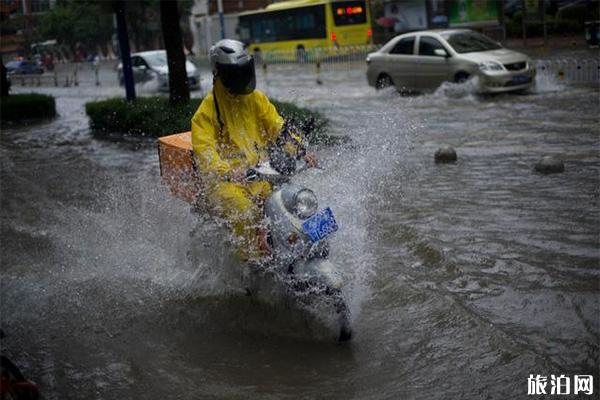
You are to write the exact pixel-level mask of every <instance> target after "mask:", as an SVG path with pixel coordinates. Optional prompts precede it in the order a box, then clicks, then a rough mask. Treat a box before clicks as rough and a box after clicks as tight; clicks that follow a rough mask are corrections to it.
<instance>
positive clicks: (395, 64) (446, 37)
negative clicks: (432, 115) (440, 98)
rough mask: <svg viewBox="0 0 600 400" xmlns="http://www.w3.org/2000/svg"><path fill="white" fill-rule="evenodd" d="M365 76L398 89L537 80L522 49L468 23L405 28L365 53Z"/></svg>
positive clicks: (506, 86) (492, 88)
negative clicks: (459, 26)
mask: <svg viewBox="0 0 600 400" xmlns="http://www.w3.org/2000/svg"><path fill="white" fill-rule="evenodd" d="M366 61H367V64H368V69H367V80H368V81H369V85H371V86H374V87H376V88H382V87H386V86H392V85H394V86H395V87H396V89H397V90H398V91H400V92H412V91H417V92H425V91H433V90H435V89H436V88H437V87H439V86H440V85H441V84H442V83H443V82H464V81H466V80H468V79H469V78H471V77H477V78H478V85H479V91H480V92H483V93H498V92H508V91H512V90H525V89H528V88H530V87H531V86H532V85H533V84H534V83H535V67H534V66H533V65H532V63H531V60H530V59H529V57H527V56H526V55H524V54H521V53H518V52H516V51H513V50H508V49H505V48H503V47H502V46H501V45H500V44H499V43H497V42H495V41H493V40H492V39H490V38H488V37H487V36H484V35H482V34H480V33H477V32H474V31H471V30H468V29H446V30H428V31H420V32H411V33H406V34H403V35H400V36H397V37H395V38H394V39H392V40H390V41H389V42H388V43H386V44H385V45H384V46H383V47H382V48H381V49H379V51H377V52H375V53H371V54H369V55H368V56H367V60H366Z"/></svg>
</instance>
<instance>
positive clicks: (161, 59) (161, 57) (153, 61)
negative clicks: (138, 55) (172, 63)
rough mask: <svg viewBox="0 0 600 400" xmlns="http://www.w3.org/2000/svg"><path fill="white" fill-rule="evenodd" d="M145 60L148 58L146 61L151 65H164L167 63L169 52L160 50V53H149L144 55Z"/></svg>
mask: <svg viewBox="0 0 600 400" xmlns="http://www.w3.org/2000/svg"><path fill="white" fill-rule="evenodd" d="M144 60H146V62H147V63H148V64H149V65H150V66H151V67H160V66H164V65H167V53H166V52H159V53H152V54H147V55H144Z"/></svg>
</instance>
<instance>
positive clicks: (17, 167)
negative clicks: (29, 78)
mask: <svg viewBox="0 0 600 400" xmlns="http://www.w3.org/2000/svg"><path fill="white" fill-rule="evenodd" d="M313 72H314V71H313V70H308V69H307V68H298V67H293V66H281V67H273V68H272V69H270V70H269V71H268V72H267V76H264V74H261V75H260V77H259V86H260V87H261V88H262V89H264V90H265V91H266V92H267V93H268V94H270V95H271V96H272V97H273V98H277V99H281V100H288V101H294V102H297V103H299V104H300V105H303V106H307V107H311V108H313V109H317V110H319V111H321V112H322V113H323V114H324V115H326V116H327V117H328V118H329V119H330V120H331V126H330V131H331V133H333V134H338V135H345V136H348V137H350V138H351V141H350V142H349V143H347V144H344V145H340V146H337V147H329V148H318V149H316V152H317V155H318V157H319V159H320V161H321V165H322V167H323V169H322V170H315V171H311V172H307V173H305V174H302V175H300V176H298V177H297V178H296V179H297V181H298V182H299V183H302V184H305V185H307V186H309V187H311V188H313V189H314V190H315V191H316V193H317V195H318V197H319V198H320V203H321V205H323V206H324V205H329V206H331V207H332V208H333V211H334V212H335V214H336V217H337V220H338V223H339V225H340V231H339V232H338V233H337V234H336V236H335V237H334V239H333V241H332V250H331V259H332V261H333V262H335V263H336V264H337V265H339V267H340V269H341V270H342V272H343V275H344V278H345V281H346V295H347V297H348V299H349V302H350V305H351V309H352V315H353V326H354V332H355V337H354V338H353V340H352V342H350V343H347V344H344V345H339V344H336V343H335V342H333V341H332V340H329V338H328V336H327V335H326V334H324V333H323V332H321V331H320V328H319V326H318V323H316V322H315V321H311V320H309V319H308V318H307V317H306V316H303V315H298V313H293V312H289V310H287V309H285V307H281V306H278V305H277V304H263V303H260V302H256V301H254V300H253V299H252V298H248V297H246V296H244V295H243V294H240V292H241V291H240V290H239V289H240V288H236V287H235V284H234V283H232V282H230V281H228V280H227V279H226V277H227V274H224V273H222V271H224V270H227V269H231V268H234V269H235V268H237V267H239V266H238V265H235V262H234V261H231V257H229V256H228V253H229V252H230V250H229V249H230V247H231V246H230V245H229V244H228V243H227V242H226V240H224V239H223V234H222V232H220V229H219V228H217V227H215V226H214V224H212V223H211V222H210V221H206V220H205V219H204V218H202V217H199V216H197V215H193V214H192V213H190V209H189V206H187V205H186V204H184V203H182V202H180V201H179V200H177V199H174V198H173V197H171V195H170V194H169V193H168V192H167V190H166V189H165V188H164V187H162V186H161V184H160V181H159V176H158V160H157V154H156V148H155V144H154V143H153V142H148V141H142V142H139V141H134V140H130V141H124V142H109V141H103V140H98V139H96V138H94V137H93V136H92V134H91V132H90V130H89V128H88V121H87V118H86V116H85V115H84V110H83V104H84V103H85V102H86V101H89V100H92V99H96V98H103V97H107V96H111V95H118V94H120V93H121V91H120V89H119V88H116V87H101V88H100V89H97V88H95V87H82V88H46V89H44V88H41V89H38V91H45V92H50V93H53V94H55V95H56V96H59V97H58V99H57V105H58V112H59V113H60V117H59V118H57V119H56V120H53V121H51V122H44V123H41V124H37V125H33V126H31V127H28V128H8V129H4V130H3V131H2V135H1V136H0V151H1V181H0V183H1V217H2V225H1V242H0V244H1V248H2V255H1V257H2V258H1V268H2V269H1V273H2V279H1V281H0V285H1V293H0V300H1V309H0V317H1V319H0V322H1V326H2V329H3V330H4V331H5V333H6V334H7V338H6V339H4V340H3V342H2V350H3V352H5V353H6V354H8V355H9V356H10V357H11V358H12V359H13V360H14V361H15V362H16V363H17V364H18V365H20V366H21V368H22V370H23V371H24V372H25V374H26V375H27V376H28V377H29V378H30V379H32V380H34V381H36V382H37V383H38V384H39V386H40V388H41V391H42V393H43V395H44V398H47V399H66V398H69V399H124V398H131V399H138V398H139V399H213V398H222V399H247V398H266V399H292V398H293V399H296V398H305V399H313V398H323V399H330V398H340V399H350V398H352V399H400V398H407V399H509V398H524V397H525V396H526V395H527V378H528V377H529V375H530V374H534V375H536V374H540V375H544V376H548V379H550V375H551V374H555V375H560V374H565V375H567V376H570V377H573V376H574V375H576V374H577V375H586V374H593V375H595V377H596V379H595V382H594V385H595V391H594V392H595V393H597V392H598V386H597V382H598V378H599V377H598V374H597V373H598V370H599V358H600V355H599V336H600V320H599V318H600V317H599V315H600V305H599V302H600V296H599V291H600V270H599V261H600V246H599V234H600V207H599V206H600V204H599V201H600V200H599V195H600V181H599V176H600V175H599V173H600V155H599V149H600V147H599V145H600V143H599V141H600V135H599V126H600V125H599V122H600V121H599V116H598V115H599V113H598V111H599V110H600V104H599V98H600V97H599V91H598V85H597V84H596V85H590V86H589V87H586V86H571V85H568V84H564V83H559V82H556V81H554V80H552V79H550V78H547V77H540V80H539V84H538V88H537V89H536V90H535V91H533V92H532V93H529V94H524V95H500V96H494V97H478V96H475V95H473V94H472V92H471V90H470V89H469V87H468V85H463V86H455V85H447V86H444V87H443V88H440V89H439V90H438V91H437V92H436V93H434V94H429V95H424V96H418V97H400V96H399V95H398V94H397V93H395V92H394V91H393V90H384V91H380V92H376V91H375V90H373V89H372V88H370V87H368V86H367V85H366V82H365V79H364V70H362V67H359V68H358V69H356V70H353V71H348V70H344V71H324V72H323V73H322V76H321V79H322V81H323V84H322V85H317V84H316V77H315V75H314V73H313ZM18 90H19V91H21V90H22V89H18ZM197 95H198V94H197ZM443 144H448V145H452V146H453V147H455V148H456V150H457V152H458V162H457V163H455V164H444V165H442V164H435V163H434V161H433V153H434V152H435V150H436V149H437V148H438V147H440V146H441V145H443ZM548 154H551V155H556V156H558V157H560V158H561V159H563V160H564V161H565V172H564V173H562V174H555V175H546V176H545V175H540V174H538V173H536V172H534V171H533V167H534V164H535V162H536V161H537V160H538V159H540V158H541V157H542V156H544V155H548Z"/></svg>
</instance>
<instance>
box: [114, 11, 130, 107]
mask: <svg viewBox="0 0 600 400" xmlns="http://www.w3.org/2000/svg"><path fill="white" fill-rule="evenodd" d="M113 5H114V9H115V14H116V16H117V36H118V38H119V53H120V54H119V55H120V56H121V65H122V66H123V80H124V83H125V95H126V97H127V101H134V100H135V85H134V81H133V70H132V69H131V56H130V50H129V37H128V36H127V21H126V20H125V1H123V0H118V1H115V2H114V3H113Z"/></svg>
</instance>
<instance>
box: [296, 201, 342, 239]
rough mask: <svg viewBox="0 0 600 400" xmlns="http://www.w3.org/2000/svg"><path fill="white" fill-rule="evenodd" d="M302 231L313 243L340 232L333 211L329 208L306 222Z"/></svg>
mask: <svg viewBox="0 0 600 400" xmlns="http://www.w3.org/2000/svg"><path fill="white" fill-rule="evenodd" d="M302 229H303V230H304V232H305V233H306V234H307V235H308V237H310V240H311V241H312V242H318V241H319V240H321V239H324V238H326V237H327V236H329V235H331V234H332V233H333V232H335V231H337V230H338V226H337V222H335V218H334V217H333V211H331V208H329V207H327V208H326V209H324V210H321V211H319V212H317V213H316V214H315V215H313V216H312V217H310V218H309V219H307V220H306V221H304V223H303V224H302Z"/></svg>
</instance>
